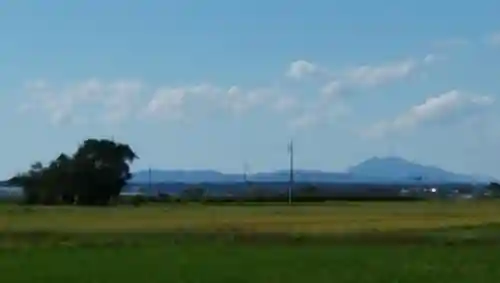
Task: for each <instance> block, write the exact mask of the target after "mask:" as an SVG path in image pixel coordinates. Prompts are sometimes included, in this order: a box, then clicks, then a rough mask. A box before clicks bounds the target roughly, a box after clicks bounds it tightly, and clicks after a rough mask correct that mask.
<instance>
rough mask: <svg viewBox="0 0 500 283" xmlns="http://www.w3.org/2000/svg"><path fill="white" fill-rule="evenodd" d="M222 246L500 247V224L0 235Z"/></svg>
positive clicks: (2, 239)
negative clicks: (322, 230) (325, 231)
mask: <svg viewBox="0 0 500 283" xmlns="http://www.w3.org/2000/svg"><path fill="white" fill-rule="evenodd" d="M207 242H208V243H214V244H216V243H219V244H224V245H230V244H240V245H241V244H244V245H290V246H294V245H330V246H333V245H353V244H355V245H389V246H393V245H440V246H457V245H460V246H462V245H500V224H487V225H482V226H461V227H453V228H442V229H434V230H401V231H393V232H382V231H365V232H358V233H345V234H330V235H326V234H320V235H311V234H291V233H248V232H243V231H238V230H231V229H225V230H223V231H222V230H221V231H216V232H212V233H207V232H203V233H201V232H196V231H175V232H136V233H131V232H123V233H58V232H51V231H29V232H24V231H23V232H3V233H0V248H2V249H9V248H30V247H57V246H62V247H130V246H162V245H165V244H168V245H171V244H180V245H182V244H196V243H207Z"/></svg>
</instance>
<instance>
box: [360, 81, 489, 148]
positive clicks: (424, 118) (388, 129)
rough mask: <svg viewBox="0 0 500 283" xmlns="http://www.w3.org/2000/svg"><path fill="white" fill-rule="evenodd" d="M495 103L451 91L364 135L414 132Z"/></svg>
mask: <svg viewBox="0 0 500 283" xmlns="http://www.w3.org/2000/svg"><path fill="white" fill-rule="evenodd" d="M493 102H494V99H493V98H492V97H490V96H484V95H472V94H467V93H464V92H460V91H458V90H451V91H448V92H445V93H442V94H439V95H436V96H433V97H430V98H428V99H427V100H425V101H424V102H423V103H421V104H418V105H415V106H413V107H411V108H410V109H408V110H407V111H406V112H404V113H402V114H401V115H399V116H397V117H396V118H394V119H392V120H388V121H381V122H378V123H376V124H374V125H373V126H371V127H370V128H369V129H368V130H367V131H366V132H365V133H364V134H365V136H367V137H372V138H381V137H384V136H386V135H387V134H390V133H394V132H401V131H408V130H413V129H415V128H417V127H419V126H420V125H422V124H425V123H429V122H436V121H440V120H442V119H445V118H447V117H449V116H451V115H456V114H460V113H464V114H465V113H468V112H467V111H466V110H477V111H479V110H481V109H482V108H483V107H485V106H489V105H491V104H492V103H493Z"/></svg>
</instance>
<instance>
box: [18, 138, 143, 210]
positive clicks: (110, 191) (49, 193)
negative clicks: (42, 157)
mask: <svg viewBox="0 0 500 283" xmlns="http://www.w3.org/2000/svg"><path fill="white" fill-rule="evenodd" d="M137 158H138V157H137V155H136V154H135V152H134V151H133V150H132V149H131V147H130V146H129V145H127V144H122V143H117V142H115V141H113V140H107V139H87V140H85V141H84V142H83V143H81V144H80V145H79V146H78V149H77V150H76V152H75V153H73V154H72V155H67V154H64V153H62V154H60V155H59V156H58V157H57V158H56V159H54V160H53V161H51V162H50V163H49V164H47V165H46V166H44V165H43V164H42V163H40V162H37V163H35V164H33V165H32V166H31V168H30V170H29V171H27V172H24V173H21V174H18V175H16V176H15V177H13V178H11V179H10V180H9V181H8V183H9V184H10V185H12V186H19V187H22V188H23V191H24V197H25V202H26V203H27V204H45V205H55V204H78V205H107V204H109V203H110V201H111V200H113V199H114V198H116V197H117V196H118V195H119V194H120V192H121V190H122V188H123V187H124V186H125V184H126V183H127V180H128V179H130V177H131V174H130V165H131V163H132V162H133V161H134V160H135V159H137Z"/></svg>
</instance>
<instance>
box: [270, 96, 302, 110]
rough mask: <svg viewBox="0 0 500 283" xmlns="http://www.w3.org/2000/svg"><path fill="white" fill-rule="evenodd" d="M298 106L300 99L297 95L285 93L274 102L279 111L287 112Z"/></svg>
mask: <svg viewBox="0 0 500 283" xmlns="http://www.w3.org/2000/svg"><path fill="white" fill-rule="evenodd" d="M297 106H298V101H297V99H296V98H295V97H292V96H290V95H283V96H280V97H278V98H277V99H276V101H275V102H274V109H275V110H277V111H278V112H286V111H289V110H292V109H294V108H296V107H297Z"/></svg>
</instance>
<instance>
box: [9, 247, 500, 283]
mask: <svg viewBox="0 0 500 283" xmlns="http://www.w3.org/2000/svg"><path fill="white" fill-rule="evenodd" d="M499 252H500V248H499V247H491V246H460V247H447V246H427V245H407V246H378V245H369V246H366V245H361V246H359V245H343V246H323V245H309V244H306V245H298V246H290V245H280V244H275V245H248V244H242V243H231V244H228V243H222V242H212V243H210V242H204V241H201V242H189V243H188V242H182V243H176V244H174V243H172V242H169V243H165V244H163V245H161V246H154V247H153V246H147V245H145V246H142V245H140V246H127V247H104V246H101V247H81V246H79V247H52V248H42V247H36V248H30V249H25V250H18V249H16V250H3V251H1V252H0V274H2V279H3V280H4V281H5V282H40V283H43V282H47V283H48V282H50V283H58V282H61V283H62V282H73V283H79V282H81V283H87V282H96V283H114V282H121V283H129V282H130V283H133V282H134V283H135V282H149V283H156V282H158V283H160V282H184V283H195V282H228V283H229V282H231V283H232V282H252V283H256V282H266V283H274V282H276V283H278V282H289V283H294V282H297V283H299V282H301V283H302V282H315V283H322V282H325V283H326V282H328V283H330V282H340V283H347V282H352V283H355V282H373V283H375V282H377V283H378V282H380V283H387V282H408V283H411V282H415V283H417V282H418V283H420V282H429V283H434V282H436V283H437V282H439V283H443V282H453V283H462V282H464V283H465V282H497V281H498V279H500V269H499V268H498V266H499V265H500V257H499V256H498V254H499Z"/></svg>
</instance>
